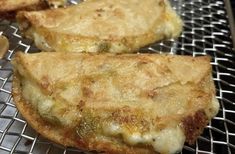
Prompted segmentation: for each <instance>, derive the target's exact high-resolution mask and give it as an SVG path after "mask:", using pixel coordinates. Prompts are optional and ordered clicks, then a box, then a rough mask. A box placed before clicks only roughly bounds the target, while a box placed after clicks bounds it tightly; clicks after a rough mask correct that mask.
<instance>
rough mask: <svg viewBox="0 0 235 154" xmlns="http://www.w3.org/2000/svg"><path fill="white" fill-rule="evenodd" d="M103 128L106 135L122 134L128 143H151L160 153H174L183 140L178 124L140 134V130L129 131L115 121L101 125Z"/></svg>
mask: <svg viewBox="0 0 235 154" xmlns="http://www.w3.org/2000/svg"><path fill="white" fill-rule="evenodd" d="M103 130H104V133H105V134H106V135H108V136H109V135H111V136H116V135H119V134H120V135H122V137H123V139H124V141H125V142H126V143H128V144H130V145H136V144H147V145H152V146H153V148H154V149H155V150H156V151H157V152H160V153H176V152H177V151H181V149H182V147H183V145H184V142H185V135H184V133H183V131H182V128H180V127H179V126H175V128H174V127H173V128H165V129H163V130H161V131H154V130H152V131H149V132H146V133H143V134H141V133H140V132H131V133H130V131H128V130H126V129H125V128H122V127H121V126H120V125H119V124H117V123H109V124H108V125H105V126H104V127H103Z"/></svg>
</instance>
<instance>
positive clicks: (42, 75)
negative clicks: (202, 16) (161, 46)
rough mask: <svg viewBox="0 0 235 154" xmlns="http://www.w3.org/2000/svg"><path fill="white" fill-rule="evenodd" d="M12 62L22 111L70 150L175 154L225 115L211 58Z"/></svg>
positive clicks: (24, 58) (71, 57)
mask: <svg viewBox="0 0 235 154" xmlns="http://www.w3.org/2000/svg"><path fill="white" fill-rule="evenodd" d="M12 64H13V66H14V78H13V98H14V101H15V103H16V106H17V108H18V109H19V111H20V112H21V114H22V115H23V117H24V118H25V119H26V120H27V121H28V123H29V124H30V125H31V126H32V127H33V128H34V129H35V130H37V131H38V132H39V133H40V134H42V135H43V136H45V137H46V138H48V139H50V140H52V141H55V142H56V143H59V144H62V145H64V146H71V147H77V148H80V149H83V150H96V151H98V152H100V151H102V152H105V153H141V154H142V153H155V152H159V153H176V152H179V151H181V150H182V148H183V145H184V143H185V142H187V143H189V144H193V143H194V142H195V140H196V139H197V137H198V136H199V135H200V134H201V133H202V131H203V129H204V127H205V126H206V125H207V123H208V122H209V121H210V120H211V119H212V118H213V117H214V116H215V115H216V114H217V112H218V110H219V103H218V101H217V99H216V98H215V87H214V84H213V80H212V77H211V65H210V58H209V57H196V58H193V57H188V56H172V55H156V54H121V55H114V54H107V53H106V54H85V53H75V52H74V53H72V52H70V53H65V52H53V53H48V52H42V53H35V54H23V53H20V52H18V53H16V55H15V57H14V59H13V61H12Z"/></svg>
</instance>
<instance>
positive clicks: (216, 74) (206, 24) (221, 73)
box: [0, 0, 235, 154]
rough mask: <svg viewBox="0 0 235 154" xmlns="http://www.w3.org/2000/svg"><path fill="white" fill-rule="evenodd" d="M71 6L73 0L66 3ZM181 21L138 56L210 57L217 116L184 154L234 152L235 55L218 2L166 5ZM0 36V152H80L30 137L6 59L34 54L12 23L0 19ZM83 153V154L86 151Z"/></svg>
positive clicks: (32, 133)
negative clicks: (4, 45)
mask: <svg viewBox="0 0 235 154" xmlns="http://www.w3.org/2000/svg"><path fill="white" fill-rule="evenodd" d="M71 2H73V4H74V3H75V2H76V0H73V1H71ZM171 2H172V5H173V6H174V9H176V10H177V12H178V13H179V14H180V15H181V17H182V19H183V20H184V23H185V25H184V31H183V33H182V34H181V36H180V37H179V38H178V39H177V40H173V39H170V40H166V41H162V42H160V43H154V44H151V45H150V46H146V47H144V48H142V50H141V51H142V52H154V53H160V54H161V53H168V54H177V55H192V56H199V55H210V56H211V57H212V59H211V65H212V67H213V79H214V82H215V85H216V92H217V93H216V94H217V98H218V100H219V102H220V110H219V113H218V115H217V116H216V117H215V118H214V119H213V120H212V121H211V122H210V123H209V124H208V126H207V127H206V128H205V130H204V132H203V134H202V135H201V136H200V137H199V138H198V140H197V142H196V144H195V145H193V146H189V145H187V144H186V145H185V146H184V149H183V151H182V153H183V154H186V153H208V154H214V153H218V154H222V153H223V154H225V153H228V154H232V153H235V51H234V48H233V44H232V38H231V32H230V25H229V22H228V18H227V11H226V8H225V3H224V1H223V0H191V1H188V0H171ZM0 35H4V36H6V37H7V38H8V39H9V41H10V48H9V50H8V52H7V53H6V55H5V56H4V58H3V59H1V60H0V153H1V154H8V153H11V154H13V153H17V154H18V153H20V154H27V153H33V154H38V153H40V154H41V153H46V154H53V153H56V154H59V153H63V154H73V153H83V152H82V151H80V150H78V149H73V148H65V147H62V146H59V145H57V144H54V143H52V142H51V141H48V140H46V139H44V138H43V137H41V136H40V135H39V134H38V133H37V132H35V131H34V130H33V129H32V128H31V127H30V126H29V125H28V124H27V122H26V121H25V120H24V119H23V118H22V117H21V115H20V113H19V112H18V110H17V109H16V107H15V105H14V102H13V99H12V95H11V86H12V66H11V64H10V61H11V58H12V57H13V56H14V53H15V52H16V51H19V50H21V51H24V52H31V51H37V50H38V49H37V48H36V47H35V46H34V44H33V42H32V41H31V40H28V39H24V38H22V37H21V35H20V32H19V30H18V27H17V24H16V23H14V22H11V21H8V20H4V19H1V17H0ZM86 153H87V152H86Z"/></svg>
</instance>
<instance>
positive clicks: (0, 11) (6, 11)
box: [0, 0, 48, 20]
mask: <svg viewBox="0 0 235 154" xmlns="http://www.w3.org/2000/svg"><path fill="white" fill-rule="evenodd" d="M2 3H3V2H0V5H3V6H4V4H2ZM47 8H48V5H47V3H45V1H43V0H41V1H39V2H38V3H35V4H30V5H19V6H14V7H11V8H3V7H0V17H1V18H4V19H11V20H13V19H15V16H16V14H17V12H18V11H36V10H43V9H47Z"/></svg>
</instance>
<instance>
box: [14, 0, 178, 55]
mask: <svg viewBox="0 0 235 154" xmlns="http://www.w3.org/2000/svg"><path fill="white" fill-rule="evenodd" d="M17 19H18V23H19V26H20V29H21V30H22V31H23V33H24V35H25V36H27V37H28V38H31V39H33V40H34V41H35V44H36V45H37V47H38V48H40V49H42V50H44V51H64V52H114V53H117V52H134V51H136V50H138V49H139V48H140V47H143V46H146V45H148V44H150V43H154V42H155V41H159V40H162V39H166V38H175V37H178V36H179V35H180V33H181V31H182V20H181V19H180V17H179V16H178V15H177V14H176V12H175V11H174V10H173V9H172V8H171V6H170V4H169V2H168V1H167V0H148V1H139V0H112V1H110V0H88V1H85V2H82V3H80V4H79V5H75V6H71V7H68V8H59V9H53V10H46V11H36V12H25V11H24V12H20V13H19V14H18V15H17Z"/></svg>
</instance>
